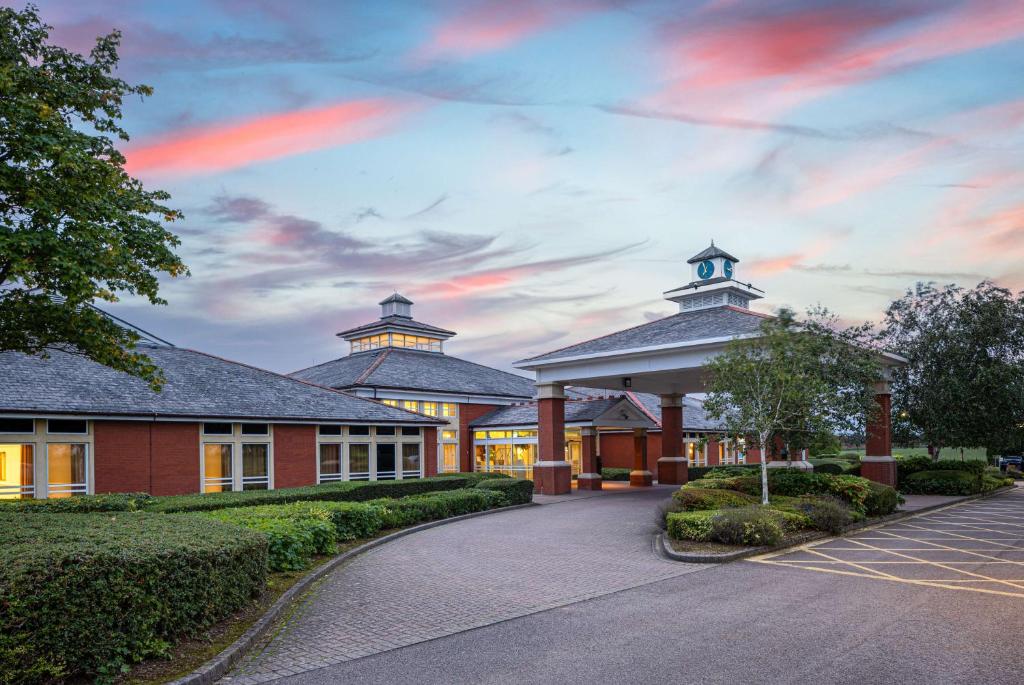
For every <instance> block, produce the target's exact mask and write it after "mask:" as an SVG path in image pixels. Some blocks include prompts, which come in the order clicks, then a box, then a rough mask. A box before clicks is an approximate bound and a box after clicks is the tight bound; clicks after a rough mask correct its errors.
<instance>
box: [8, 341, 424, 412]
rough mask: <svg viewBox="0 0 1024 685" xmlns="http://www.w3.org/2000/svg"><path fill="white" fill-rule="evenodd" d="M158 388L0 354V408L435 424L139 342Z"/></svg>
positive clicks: (99, 371)
mask: <svg viewBox="0 0 1024 685" xmlns="http://www.w3.org/2000/svg"><path fill="white" fill-rule="evenodd" d="M140 350H141V351H143V352H145V353H146V355H148V356H149V357H150V358H151V359H152V360H153V362H154V363H155V364H156V365H157V366H159V367H160V368H161V369H162V370H163V372H164V375H165V377H166V379H167V380H166V384H165V385H164V388H163V391H162V392H159V393H157V392H154V391H152V390H151V389H150V388H149V386H148V385H147V384H146V383H145V382H144V381H142V380H141V379H138V378H135V377H133V376H130V375H128V374H126V373H123V372H120V371H115V370H113V369H110V368H108V367H106V366H103V365H101V364H97V363H96V362H93V361H90V360H88V359H86V358H85V357H81V356H78V355H73V354H68V353H66V352H52V353H51V354H50V357H49V358H48V359H44V358H42V357H38V356H32V355H26V354H22V353H20V352H2V353H0V378H2V379H3V392H2V393H0V412H2V413H23V412H24V413H35V414H43V413H45V414H76V415H105V416H110V415H117V416H145V417H154V416H157V417H176V418H184V417H195V418H209V419H214V418H224V419H246V420H249V419H256V420H267V421H271V420H274V421H280V420H296V421H344V422H353V423H378V422H379V423H404V424H424V425H436V424H439V423H440V422H439V421H437V420H436V419H432V418H430V417H427V416H424V415H422V414H417V413H414V412H408V411H404V410H402V409H397V408H394V407H388V406H386V405H384V404H381V403H379V402H374V401H372V400H366V399H362V398H358V397H354V396H352V395H348V394H346V393H342V392H338V391H336V390H330V389H328V388H323V387H318V386H315V385H311V384H309V383H304V382H302V381H299V380H296V379H294V378H289V377H288V376H282V375H280V374H276V373H273V372H271V371H264V370H263V369H257V368H255V367H252V366H248V365H246V364H240V363H238V362H232V361H228V360H226V359H221V358H220V357H215V356H212V355H209V354H204V353H202V352H197V351H195V350H189V349H185V348H181V347H171V346H149V345H147V346H145V347H143V346H141V345H140Z"/></svg>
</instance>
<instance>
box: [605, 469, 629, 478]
mask: <svg viewBox="0 0 1024 685" xmlns="http://www.w3.org/2000/svg"><path fill="white" fill-rule="evenodd" d="M601 478H602V479H604V480H616V481H624V480H625V481H628V480H629V469H620V468H612V467H608V468H603V469H601Z"/></svg>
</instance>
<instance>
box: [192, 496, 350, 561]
mask: <svg viewBox="0 0 1024 685" xmlns="http://www.w3.org/2000/svg"><path fill="white" fill-rule="evenodd" d="M283 509H285V507H279V506H278V507H244V508H231V509H221V510H218V511H211V512H203V513H202V514H201V515H202V516H203V517H204V518H209V519H213V520H216V521H221V522H223V523H230V524H234V525H236V526H241V527H242V528H248V529H250V530H255V531H258V532H260V533H263V534H264V535H265V536H266V538H267V542H268V559H269V564H270V570H271V571H299V570H302V569H304V568H306V566H308V565H309V560H310V558H312V557H313V555H315V554H330V553H332V552H333V551H334V549H335V545H336V544H337V541H338V536H337V532H336V531H335V528H334V525H333V523H332V522H331V521H330V520H327V519H325V518H324V517H322V516H319V515H317V512H316V511H315V510H308V511H307V512H306V513H305V515H303V514H302V513H300V510H298V509H296V510H291V511H283Z"/></svg>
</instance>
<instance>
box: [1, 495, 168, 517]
mask: <svg viewBox="0 0 1024 685" xmlns="http://www.w3.org/2000/svg"><path fill="white" fill-rule="evenodd" d="M153 499H154V498H153V497H152V496H151V495H149V494H147V493H145V492H124V493H112V494H107V495H78V496H75V497H53V498H50V499H17V500H0V513H40V514H85V513H89V512H95V511H138V510H140V509H142V508H143V507H144V506H145V505H146V504H147V503H149V502H151V501H152V500H153Z"/></svg>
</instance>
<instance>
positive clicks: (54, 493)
mask: <svg viewBox="0 0 1024 685" xmlns="http://www.w3.org/2000/svg"><path fill="white" fill-rule="evenodd" d="M46 458H47V464H46V473H47V478H48V483H47V489H48V493H49V496H50V497H70V496H71V495H84V494H86V493H87V492H88V491H89V483H88V475H87V474H88V472H89V469H88V464H87V462H86V446H85V445H82V444H59V443H50V444H49V445H47V446H46Z"/></svg>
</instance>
